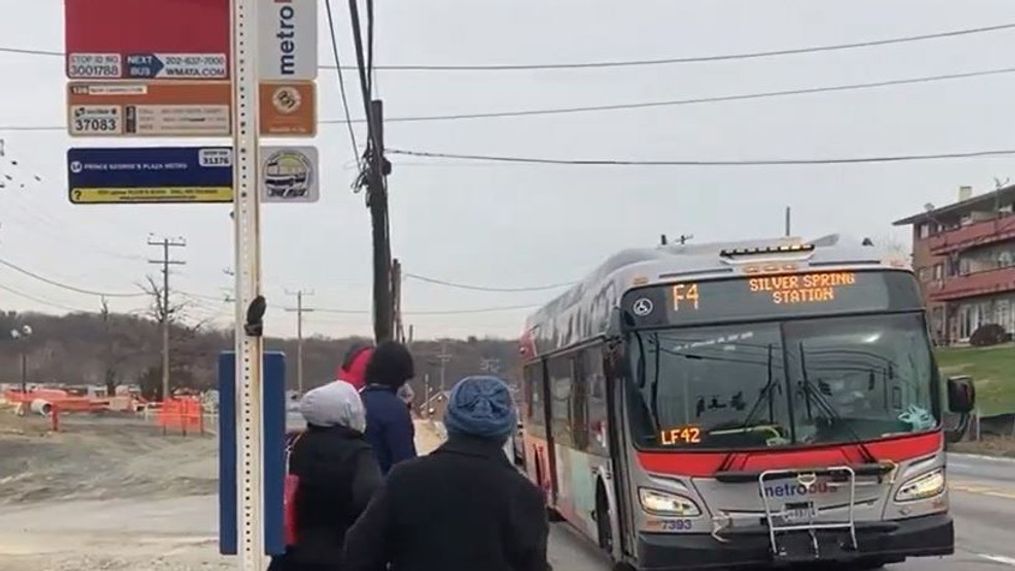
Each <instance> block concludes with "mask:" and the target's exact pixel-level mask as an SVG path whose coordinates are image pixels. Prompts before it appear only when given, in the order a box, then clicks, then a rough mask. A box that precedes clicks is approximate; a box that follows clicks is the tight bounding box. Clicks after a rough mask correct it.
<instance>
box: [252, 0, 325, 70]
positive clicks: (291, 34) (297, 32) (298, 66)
mask: <svg viewBox="0 0 1015 571" xmlns="http://www.w3.org/2000/svg"><path fill="white" fill-rule="evenodd" d="M257 18H258V33H259V38H258V42H259V43H260V46H259V47H260V50H259V51H258V64H259V68H260V70H259V71H260V78H261V79H262V80H264V81H292V80H313V79H317V1H316V0H260V3H259V5H258V15H257Z"/></svg>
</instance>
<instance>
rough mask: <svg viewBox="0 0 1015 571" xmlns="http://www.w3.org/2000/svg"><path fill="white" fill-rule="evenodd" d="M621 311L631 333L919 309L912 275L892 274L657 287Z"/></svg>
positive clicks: (635, 294)
mask: <svg viewBox="0 0 1015 571" xmlns="http://www.w3.org/2000/svg"><path fill="white" fill-rule="evenodd" d="M621 305H622V307H623V308H624V309H625V310H626V311H627V312H629V315H630V317H631V318H632V319H633V322H631V325H633V326H634V327H659V326H665V325H670V324H672V325H680V324H691V323H709V322H723V321H730V320H742V319H769V318H781V317H787V316H803V315H820V314H834V313H853V312H867V311H889V310H891V311H909V310H919V309H921V308H922V302H921V299H920V295H919V291H918V289H917V286H916V281H915V279H914V278H913V276H912V274H910V273H908V272H902V271H896V270H888V271H829V272H807V273H798V274H779V275H753V276H746V277H742V278H729V279H719V280H708V281H697V282H682V283H675V284H661V285H658V286H648V287H644V288H636V289H633V290H631V291H629V292H627V294H625V296H624V301H623V302H622V304H621Z"/></svg>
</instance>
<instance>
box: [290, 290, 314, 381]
mask: <svg viewBox="0 0 1015 571" xmlns="http://www.w3.org/2000/svg"><path fill="white" fill-rule="evenodd" d="M285 293H286V295H294V296H296V307H295V308H293V307H287V308H286V311H289V312H295V313H296V390H297V392H299V394H301V395H302V394H303V314H304V313H310V312H312V311H314V310H313V309H311V308H308V307H303V296H305V295H314V292H313V291H304V290H302V289H299V290H296V291H289V290H286V292H285Z"/></svg>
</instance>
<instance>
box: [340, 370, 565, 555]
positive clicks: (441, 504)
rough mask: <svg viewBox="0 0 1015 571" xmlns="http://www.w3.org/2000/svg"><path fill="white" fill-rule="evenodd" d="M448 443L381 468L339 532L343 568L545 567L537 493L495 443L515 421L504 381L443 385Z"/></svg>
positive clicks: (544, 527)
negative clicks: (355, 516)
mask: <svg viewBox="0 0 1015 571" xmlns="http://www.w3.org/2000/svg"><path fill="white" fill-rule="evenodd" d="M444 423H445V426H446V427H447V430H448V436H449V440H448V441H447V442H446V443H445V444H444V445H443V446H441V447H440V448H438V449H437V450H436V451H435V452H433V453H432V454H430V455H429V456H425V457H423V458H418V459H415V460H410V461H408V462H403V463H402V464H399V465H397V466H395V468H394V469H393V470H392V471H391V473H390V474H389V475H388V477H387V479H386V481H385V483H384V485H383V486H382V487H381V489H380V491H378V492H377V495H376V496H374V499H373V500H371V502H370V505H369V506H368V507H367V510H366V511H365V512H364V513H363V515H362V516H361V517H360V519H359V520H358V521H357V522H356V523H355V525H353V527H352V528H351V529H350V530H349V533H348V535H347V541H346V565H347V570H348V571H376V570H378V569H385V568H387V567H386V566H388V565H390V568H391V569H397V570H398V571H434V570H440V571H479V570H481V571H547V570H548V569H550V567H549V564H548V563H547V558H546V543H547V536H548V534H549V523H548V522H547V517H546V507H545V504H544V502H543V495H542V493H541V492H540V490H539V489H538V488H537V487H536V486H535V485H533V484H532V483H530V482H529V481H528V480H526V479H525V477H524V476H522V475H521V474H520V473H518V471H516V470H515V469H514V467H513V466H512V465H511V463H510V462H508V459H507V456H506V455H505V454H504V449H503V446H504V443H505V442H506V439H507V437H508V435H510V434H511V432H512V431H513V430H515V426H516V424H515V423H516V420H515V412H514V407H513V406H512V402H511V395H510V393H509V392H508V388H507V385H505V384H504V382H503V381H501V380H500V379H497V378H495V377H468V378H466V379H463V380H462V381H461V382H459V383H458V384H457V385H456V386H455V388H454V389H453V390H452V392H451V397H450V399H449V403H448V409H447V411H446V413H445V420H444Z"/></svg>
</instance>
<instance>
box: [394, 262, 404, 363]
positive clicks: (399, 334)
mask: <svg viewBox="0 0 1015 571" xmlns="http://www.w3.org/2000/svg"><path fill="white" fill-rule="evenodd" d="M391 313H392V320H393V322H394V326H395V339H397V340H398V342H399V343H405V329H404V328H403V327H402V263H401V262H399V261H398V259H395V260H392V261H391Z"/></svg>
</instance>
